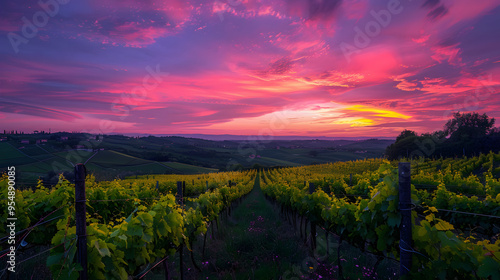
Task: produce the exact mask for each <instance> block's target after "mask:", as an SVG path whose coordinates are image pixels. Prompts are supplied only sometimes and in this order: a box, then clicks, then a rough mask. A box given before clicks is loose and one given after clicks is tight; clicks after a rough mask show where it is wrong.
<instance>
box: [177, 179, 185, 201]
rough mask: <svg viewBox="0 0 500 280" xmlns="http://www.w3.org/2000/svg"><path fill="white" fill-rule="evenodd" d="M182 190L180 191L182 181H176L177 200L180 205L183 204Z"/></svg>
mask: <svg viewBox="0 0 500 280" xmlns="http://www.w3.org/2000/svg"><path fill="white" fill-rule="evenodd" d="M183 200H184V199H183V192H182V182H181V181H177V201H179V204H180V205H184V201H183Z"/></svg>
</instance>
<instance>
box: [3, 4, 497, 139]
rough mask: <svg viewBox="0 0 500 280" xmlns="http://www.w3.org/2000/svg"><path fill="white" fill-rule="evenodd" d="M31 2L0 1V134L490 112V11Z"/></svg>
mask: <svg viewBox="0 0 500 280" xmlns="http://www.w3.org/2000/svg"><path fill="white" fill-rule="evenodd" d="M41 2H43V3H47V5H39V4H38V1H31V0H27V1H2V2H1V3H0V35H1V36H0V101H1V102H0V119H1V124H2V126H1V127H0V129H7V130H11V129H17V130H24V131H26V132H31V131H33V130H49V128H50V129H51V130H52V131H59V130H65V131H90V132H94V133H152V134H155V133H158V134H174V133H207V134H266V135H267V134H274V135H307V136H336V137H340V136H396V135H397V134H398V133H399V132H400V131H401V130H403V129H412V130H416V131H417V132H427V131H433V130H437V129H441V128H442V126H443V125H444V123H445V122H446V120H447V119H449V118H450V115H451V112H453V111H457V110H460V111H462V112H463V111H476V112H480V113H487V114H488V115H489V116H490V117H495V118H499V117H500V97H499V95H498V92H499V88H500V36H499V35H500V1H498V0H497V1H492V0H481V1H466V0H460V1H456V0H448V1H444V0H422V1H417V0H413V1H410V0H401V1H395V0H387V1H386V0H381V1H364V0H352V1H347V0H344V1H340V0H338V1H335V0H332V1H326V0H323V1H321V0H319V1H312V0H311V1H306V0H260V1H258V0H246V1H239V0H229V1H222V0H221V1H181V0H173V1H168V0H167V1H156V0H146V1H131V0H120V1H118V0H90V1H76V0H72V1H64V0H60V1H58V0H51V1H45V2H44V0H42V1H41ZM497 125H498V124H497Z"/></svg>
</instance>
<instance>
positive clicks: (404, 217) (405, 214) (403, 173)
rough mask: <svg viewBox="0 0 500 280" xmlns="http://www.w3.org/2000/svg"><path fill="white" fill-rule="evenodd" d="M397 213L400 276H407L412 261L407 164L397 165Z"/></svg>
mask: <svg viewBox="0 0 500 280" xmlns="http://www.w3.org/2000/svg"><path fill="white" fill-rule="evenodd" d="M399 211H401V225H400V226H399V239H400V240H399V248H400V267H399V272H400V275H401V276H405V275H408V273H409V272H410V269H411V260H412V254H411V251H412V250H413V249H412V234H411V170H410V163H409V162H400V163H399Z"/></svg>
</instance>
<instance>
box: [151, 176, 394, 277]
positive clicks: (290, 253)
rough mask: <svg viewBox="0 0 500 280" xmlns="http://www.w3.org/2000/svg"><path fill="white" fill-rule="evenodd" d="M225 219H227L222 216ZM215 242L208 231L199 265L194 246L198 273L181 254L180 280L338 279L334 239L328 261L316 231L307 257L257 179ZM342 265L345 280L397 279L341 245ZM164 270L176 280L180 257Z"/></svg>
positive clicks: (158, 273)
mask: <svg viewBox="0 0 500 280" xmlns="http://www.w3.org/2000/svg"><path fill="white" fill-rule="evenodd" d="M222 216H223V217H225V215H222ZM214 228H215V234H214V236H215V239H212V232H213V231H212V229H211V228H209V231H208V232H207V234H208V235H207V247H206V253H205V256H206V257H205V258H204V259H202V256H201V252H202V245H203V237H199V238H198V240H197V242H196V243H195V244H194V246H193V252H194V258H195V262H196V263H197V264H198V265H199V266H200V267H201V268H202V271H201V272H198V271H197V270H196V269H195V268H194V266H193V264H192V263H191V261H190V256H189V254H188V252H186V251H187V250H184V255H183V258H184V265H185V266H184V279H217V280H218V279H222V280H226V279H227V280H229V279H231V280H233V279H236V280H248V279H256V280H257V279H266V280H274V279H276V280H277V279H339V276H338V271H339V269H338V266H337V257H336V254H337V248H339V245H338V242H337V238H336V237H334V236H332V235H331V234H330V235H329V238H328V242H329V246H330V249H329V250H330V255H328V256H327V254H326V242H327V241H326V239H325V234H324V232H323V231H321V230H319V229H318V237H317V243H318V247H317V249H316V251H315V253H314V254H313V253H311V250H310V249H309V248H308V246H307V244H305V243H304V241H303V240H302V239H301V238H300V236H299V234H298V231H297V230H296V229H295V228H294V227H293V226H291V225H290V224H288V223H287V222H285V221H284V219H283V217H282V216H281V215H280V211H279V208H278V207H276V206H275V205H274V204H272V203H270V202H269V201H267V200H266V199H265V197H264V195H263V193H262V191H261V190H260V180H259V179H256V182H255V187H254V190H253V191H252V192H251V193H250V194H249V195H248V196H247V197H245V198H244V199H243V200H242V202H241V203H240V204H239V205H238V206H236V207H235V208H234V209H233V210H232V213H231V216H230V217H229V218H227V219H226V218H222V221H221V223H220V225H219V227H218V229H217V227H214ZM340 261H341V263H342V268H343V275H344V278H345V279H373V277H378V279H397V278H399V275H398V274H397V269H398V267H399V266H398V263H394V262H392V261H388V260H384V261H382V262H381V263H380V265H379V269H378V271H377V273H375V271H373V265H374V264H375V262H376V257H374V256H372V255H370V254H365V253H363V252H361V251H360V250H358V249H356V248H354V247H352V246H350V245H349V244H347V243H345V242H343V243H342V245H341V246H340ZM168 269H169V274H170V276H171V279H180V275H179V254H178V253H177V254H176V255H175V256H173V257H170V258H169V261H168ZM164 277H165V276H164V269H163V268H162V267H161V266H158V267H157V268H155V269H153V270H152V271H151V272H150V273H148V275H147V276H146V277H145V279H149V280H155V279H165V278H164Z"/></svg>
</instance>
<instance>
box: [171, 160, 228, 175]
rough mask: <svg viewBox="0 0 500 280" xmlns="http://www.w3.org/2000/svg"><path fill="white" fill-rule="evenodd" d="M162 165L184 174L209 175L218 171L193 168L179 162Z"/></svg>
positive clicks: (199, 167)
mask: <svg viewBox="0 0 500 280" xmlns="http://www.w3.org/2000/svg"><path fill="white" fill-rule="evenodd" d="M163 164H164V165H166V166H168V167H171V168H173V169H175V170H179V171H180V172H182V173H184V174H201V173H210V172H217V171H219V170H218V169H215V168H208V167H201V166H195V165H190V164H185V163H180V162H164V163H163Z"/></svg>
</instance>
